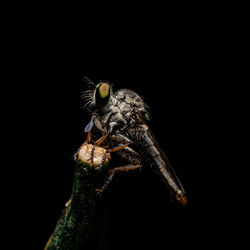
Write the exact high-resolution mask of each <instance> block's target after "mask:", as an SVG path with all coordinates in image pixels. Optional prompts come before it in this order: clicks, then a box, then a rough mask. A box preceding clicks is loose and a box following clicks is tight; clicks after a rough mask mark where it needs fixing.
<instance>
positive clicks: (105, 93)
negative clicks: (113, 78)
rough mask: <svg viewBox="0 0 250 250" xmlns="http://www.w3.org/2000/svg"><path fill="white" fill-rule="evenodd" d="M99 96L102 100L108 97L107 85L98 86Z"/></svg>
mask: <svg viewBox="0 0 250 250" xmlns="http://www.w3.org/2000/svg"><path fill="white" fill-rule="evenodd" d="M99 95H100V97H101V98H102V99H104V98H106V97H108V96H109V85H108V84H107V83H101V84H100V86H99Z"/></svg>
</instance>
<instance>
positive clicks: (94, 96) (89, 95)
mask: <svg viewBox="0 0 250 250" xmlns="http://www.w3.org/2000/svg"><path fill="white" fill-rule="evenodd" d="M87 81H88V85H89V87H90V89H89V90H86V91H84V92H83V93H82V98H83V99H85V100H86V104H85V106H84V107H89V108H95V109H97V110H101V109H103V108H104V107H105V106H106V105H107V104H108V103H109V100H110V95H111V86H110V84H108V83H106V82H100V83H98V84H97V85H95V84H94V83H93V82H91V81H90V80H89V79H87Z"/></svg>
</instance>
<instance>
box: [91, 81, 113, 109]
mask: <svg viewBox="0 0 250 250" xmlns="http://www.w3.org/2000/svg"><path fill="white" fill-rule="evenodd" d="M94 95H95V102H96V105H97V106H98V107H104V106H105V105H106V104H107V103H108V100H109V97H110V86H109V84H108V83H105V82H102V83H99V84H98V85H97V86H96V90H95V94H94Z"/></svg>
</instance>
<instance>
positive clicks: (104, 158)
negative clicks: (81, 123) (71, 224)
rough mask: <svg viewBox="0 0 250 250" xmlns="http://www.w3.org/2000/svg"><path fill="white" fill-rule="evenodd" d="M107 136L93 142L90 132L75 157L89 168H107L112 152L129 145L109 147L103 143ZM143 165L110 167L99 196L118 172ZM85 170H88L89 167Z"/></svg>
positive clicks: (97, 169) (99, 189)
mask: <svg viewBox="0 0 250 250" xmlns="http://www.w3.org/2000/svg"><path fill="white" fill-rule="evenodd" d="M107 137H108V133H106V134H105V135H103V136H102V137H101V138H100V139H98V140H97V141H94V142H91V133H90V132H88V134H87V140H86V141H85V142H84V143H83V145H82V146H81V147H80V148H79V150H78V151H77V152H76V154H75V155H74V159H75V160H76V161H77V160H78V161H80V162H82V163H84V164H85V166H88V168H92V169H94V170H96V171H102V170H106V169H104V168H105V166H107V165H108V164H109V162H110V160H111V155H110V153H112V152H117V151H119V150H122V149H124V148H126V147H127V146H128V145H129V143H127V144H124V145H120V146H117V147H113V148H110V149H107V145H105V146H102V145H101V144H102V142H103V141H104V140H105V139H106V138H107ZM141 167H142V165H139V164H129V165H124V166H119V167H113V168H108V171H107V175H106V181H105V183H104V184H103V186H102V187H101V188H97V189H96V192H97V194H98V195H99V196H101V195H102V194H103V192H104V191H105V189H106V188H107V187H108V185H109V183H110V182H111V181H112V179H113V178H114V176H115V174H116V173H118V172H123V171H130V170H134V169H138V168H141ZM85 170H86V171H88V170H87V169H85ZM69 202H70V201H69ZM66 207H67V205H66Z"/></svg>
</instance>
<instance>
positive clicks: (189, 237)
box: [8, 20, 219, 249]
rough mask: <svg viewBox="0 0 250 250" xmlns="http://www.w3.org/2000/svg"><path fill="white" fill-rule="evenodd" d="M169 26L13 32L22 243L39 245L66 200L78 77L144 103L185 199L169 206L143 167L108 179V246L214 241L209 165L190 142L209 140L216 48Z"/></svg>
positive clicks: (192, 26)
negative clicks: (184, 203)
mask: <svg viewBox="0 0 250 250" xmlns="http://www.w3.org/2000/svg"><path fill="white" fill-rule="evenodd" d="M175 21H176V22H175V23H174V24H173V22H171V23H170V24H171V25H170V24H169V25H167V26H166V27H165V26H164V25H163V26H157V25H155V26H154V25H153V26H150V24H148V25H144V26H141V25H138V26H135V27H133V30H132V29H130V28H127V26H126V24H125V25H123V26H119V29H118V28H117V27H113V28H112V29H111V30H110V29H107V26H105V25H103V27H101V29H98V31H97V30H95V29H94V28H93V29H92V27H91V30H90V29H89V27H88V26H84V25H83V26H82V27H80V28H79V29H73V28H72V26H67V24H66V23H65V25H62V26H58V25H57V24H58V23H57V22H55V23H53V24H50V25H48V26H45V27H44V24H43V23H42V22H41V23H37V24H35V25H34V26H32V27H29V28H28V29H26V30H22V29H19V28H20V27H19V28H18V29H17V30H16V31H15V38H16V39H18V42H16V41H17V40H16V39H11V42H10V47H11V50H12V53H13V56H12V54H11V56H10V57H9V61H10V63H11V65H13V67H12V70H11V72H10V75H11V76H12V75H14V76H15V77H10V78H9V80H10V82H11V84H10V86H11V88H12V87H13V89H11V90H10V92H11V93H12V98H11V99H9V100H8V101H9V102H10V104H11V105H12V106H13V107H12V111H11V112H9V115H10V116H11V118H14V120H15V122H13V123H12V127H11V128H12V131H13V132H12V135H14V136H13V140H11V145H10V147H9V149H11V150H10V153H11V157H10V158H9V159H10V165H12V162H13V161H14V159H13V153H12V149H13V148H14V149H15V150H16V151H17V152H16V155H15V157H16V158H17V157H18V161H19V162H21V163H22V164H14V165H15V166H16V167H15V170H14V171H15V175H14V179H13V182H14V183H16V184H17V185H15V186H14V187H13V190H14V197H15V199H14V201H13V200H12V202H14V206H12V207H13V208H14V211H15V214H16V215H15V217H14V220H15V219H21V222H20V223H19V224H18V226H17V228H15V229H14V232H18V234H20V232H21V231H24V232H25V235H26V236H25V237H22V240H23V239H26V237H28V238H29V243H28V247H29V246H31V245H32V246H34V247H31V249H42V248H43V247H44V245H45V244H46V241H47V240H48V238H49V236H50V234H51V232H52V231H53V229H54V227H55V224H56V222H57V219H58V218H59V217H60V214H61V211H62V209H63V208H64V204H65V203H66V202H67V200H68V199H69V197H70V194H71V190H72V184H73V178H74V165H75V163H74V161H73V158H72V156H73V154H74V153H75V151H76V150H77V149H78V147H79V146H80V145H81V144H82V142H83V141H84V140H85V137H86V135H85V134H84V127H85V126H86V124H87V123H88V121H89V118H90V116H89V113H88V112H86V111H84V110H82V109H81V107H82V106H83V105H84V103H83V101H82V100H81V99H80V95H81V92H82V91H84V90H86V85H85V83H84V81H83V78H84V76H87V77H89V78H90V79H91V80H92V81H93V82H95V83H98V82H99V81H108V82H109V83H112V84H113V88H114V90H117V89H120V88H131V89H133V90H134V91H136V92H137V93H139V94H140V95H141V96H142V97H143V99H144V101H145V102H146V103H147V104H148V106H149V107H150V113H151V117H152V119H151V121H150V122H149V126H150V127H151V129H152V131H153V132H154V134H155V136H156V138H157V139H158V142H159V144H160V145H161V147H162V148H163V150H164V151H165V153H166V155H167V156H168V158H169V160H170V162H171V163H172V165H173V166H174V169H175V171H176V173H177V175H178V177H179V179H180V180H181V182H182V184H183V186H184V189H185V190H186V192H187V196H188V199H189V202H188V204H187V206H186V207H184V208H180V207H176V206H175V205H174V204H170V202H169V194H168V190H166V188H165V186H164V185H163V184H162V183H161V181H160V179H159V177H158V176H157V175H155V174H154V173H153V172H152V171H151V169H150V168H148V167H147V166H144V168H143V169H142V171H141V172H140V171H135V172H129V173H125V174H121V175H118V176H116V178H115V179H114V181H113V183H112V184H111V186H110V190H109V193H108V203H109V210H108V213H109V221H108V244H109V249H127V248H132V249H136V248H140V249H141V248H144V247H153V248H154V249H162V248H168V247H174V248H175V249H181V248H183V247H185V248H189V247H190V248H191V247H192V248H193V247H199V248H202V246H204V245H207V244H210V243H211V242H214V240H215V239H216V238H217V237H218V234H217V232H216V233H215V232H209V233H208V232H207V230H208V228H209V226H208V225H209V222H208V221H209V219H208V215H209V214H211V213H212V211H211V210H209V209H208V205H209V204H211V202H210V200H209V197H206V194H205V187H204V186H205V184H204V183H202V182H203V180H204V179H203V177H204V169H205V171H208V168H207V161H208V159H207V158H206V159H204V158H202V157H201V155H200V153H198V152H200V151H203V149H201V148H198V146H197V145H199V147H200V144H198V143H197V139H199V140H201V141H204V140H206V138H207V137H208V136H209V135H208V130H204V128H203V127H202V124H203V122H204V114H207V112H208V111H207V102H206V101H207V100H208V99H209V98H210V93H211V91H213V90H214V89H215V88H216V87H215V86H213V85H212V79H211V74H210V73H211V72H216V71H217V70H218V69H217V67H216V66H215V64H214V63H213V62H214V58H213V55H214V54H213V52H214V48H215V47H216V46H217V45H216V46H215V45H214V43H215V41H214V37H210V36H209V35H208V33H209V28H208V27H207V26H206V24H200V25H199V22H197V20H194V22H184V21H180V22H177V20H175ZM28 23H29V24H30V20H29V21H28ZM17 26H18V24H17ZM47 27H48V28H47ZM108 31H109V32H108ZM217 60H219V59H218V58H217ZM13 104H14V105H13ZM204 104H205V105H204ZM204 150H205V149H204ZM204 166H206V167H204ZM11 169H12V168H11ZM10 176H12V177H13V175H12V174H10ZM10 197H13V196H10ZM204 198H205V200H206V203H205V204H204ZM10 225H12V224H10ZM24 225H25V226H24ZM24 228H25V230H23V229H24ZM217 229H218V228H217ZM11 233H13V228H11Z"/></svg>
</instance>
